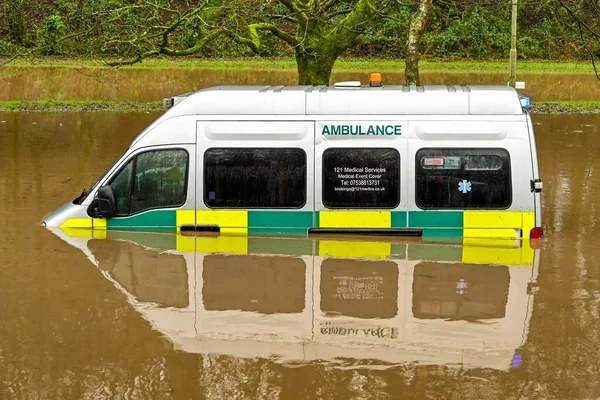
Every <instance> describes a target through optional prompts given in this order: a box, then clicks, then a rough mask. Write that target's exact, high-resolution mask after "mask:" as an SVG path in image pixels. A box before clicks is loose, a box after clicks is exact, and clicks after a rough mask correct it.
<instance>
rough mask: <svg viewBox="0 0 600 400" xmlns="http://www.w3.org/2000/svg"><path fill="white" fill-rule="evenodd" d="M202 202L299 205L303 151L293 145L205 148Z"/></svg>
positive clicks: (302, 195)
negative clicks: (287, 146) (291, 146)
mask: <svg viewBox="0 0 600 400" xmlns="http://www.w3.org/2000/svg"><path fill="white" fill-rule="evenodd" d="M204 203H205V204H206V205H207V206H208V207H215V208H301V207H303V206H304V204H306V153H305V152H304V150H302V149H293V148H292V149H281V148H263V149H247V148H227V149H208V150H207V151H206V152H205V153H204Z"/></svg>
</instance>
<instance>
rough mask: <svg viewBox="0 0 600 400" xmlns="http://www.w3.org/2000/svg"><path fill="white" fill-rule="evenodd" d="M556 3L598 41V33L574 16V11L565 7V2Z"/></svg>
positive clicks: (599, 36) (560, 0) (599, 35)
mask: <svg viewBox="0 0 600 400" xmlns="http://www.w3.org/2000/svg"><path fill="white" fill-rule="evenodd" d="M558 2H559V3H560V4H561V5H562V6H563V7H564V8H565V9H566V10H567V12H568V13H569V14H570V15H571V16H572V17H573V18H575V20H576V21H577V22H579V23H580V24H581V25H583V27H584V28H585V29H586V30H587V31H588V32H589V33H590V34H591V35H592V36H594V37H595V38H596V39H600V33H599V32H596V31H594V30H593V29H592V28H591V27H590V26H589V25H588V24H586V23H585V21H583V20H582V19H581V18H580V17H579V16H578V15H577V14H575V11H573V10H571V8H569V6H567V5H566V4H565V2H564V1H563V0H558Z"/></svg>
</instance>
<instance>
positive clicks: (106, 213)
mask: <svg viewBox="0 0 600 400" xmlns="http://www.w3.org/2000/svg"><path fill="white" fill-rule="evenodd" d="M87 213H88V215H89V216H90V217H92V218H110V217H112V216H114V215H115V214H116V213H117V206H116V202H115V195H114V193H113V190H112V188H111V187H110V186H109V185H106V186H101V187H100V188H98V193H97V194H96V198H95V199H94V200H92V204H90V206H89V207H88V209H87Z"/></svg>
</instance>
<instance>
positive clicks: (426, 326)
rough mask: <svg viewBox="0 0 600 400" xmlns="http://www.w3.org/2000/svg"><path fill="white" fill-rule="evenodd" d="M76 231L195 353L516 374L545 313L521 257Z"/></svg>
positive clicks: (134, 297)
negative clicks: (538, 315) (536, 313)
mask: <svg viewBox="0 0 600 400" xmlns="http://www.w3.org/2000/svg"><path fill="white" fill-rule="evenodd" d="M69 232H70V231H69V230H66V231H63V230H58V231H56V233H57V235H59V236H60V237H61V238H62V239H64V240H65V241H67V242H68V243H70V244H71V245H73V246H76V247H78V248H80V249H81V250H83V251H84V252H85V253H86V254H87V255H88V257H89V258H90V260H91V261H92V262H93V263H94V264H95V265H96V266H97V267H98V268H99V269H100V270H101V271H102V272H103V274H104V275H105V277H106V278H107V279H109V280H110V281H112V282H113V283H114V284H115V286H116V287H117V288H118V289H119V290H121V291H123V292H124V293H125V294H126V295H127V297H128V299H129V302H130V303H131V304H132V306H133V307H134V308H135V309H136V310H137V311H138V312H139V313H140V314H142V315H143V317H144V318H145V319H147V320H148V321H149V322H150V323H151V324H152V325H153V327H154V328H155V329H157V330H158V331H160V332H161V333H163V334H164V335H165V336H166V337H167V338H168V339H169V340H170V341H172V342H173V343H174V344H175V345H176V347H177V348H179V349H181V350H183V351H186V352H193V353H201V354H228V355H232V356H235V357H242V358H256V357H259V358H270V359H274V360H277V361H278V362H283V363H288V362H310V361H318V360H319V361H331V362H335V363H339V364H340V365H344V363H345V362H347V361H348V360H351V362H355V361H356V360H370V361H369V364H371V365H372V364H373V361H374V360H375V361H377V365H387V364H390V363H391V364H394V363H406V362H422V363H431V364H461V365H466V366H480V367H489V368H496V369H507V368H510V367H511V366H513V367H516V366H518V365H520V362H521V360H520V357H521V356H520V348H521V347H522V346H523V344H524V343H525V341H526V338H527V334H528V329H529V320H530V318H531V312H532V309H533V294H532V293H531V285H532V284H535V281H536V278H537V262H534V254H533V251H532V250H531V249H524V248H521V247H504V248H500V247H496V248H494V247H476V246H456V245H451V244H427V243H423V242H418V243H389V242H372V243H370V242H349V241H337V240H319V241H317V240H310V239H283V238H279V239H273V238H258V237H202V238H200V237H198V238H194V237H183V236H180V235H177V236H176V235H164V234H163V235H160V234H149V233H126V232H109V234H108V240H106V237H104V236H102V239H98V238H93V233H92V232H91V231H90V232H89V236H88V237H87V238H86V237H83V236H85V235H82V234H81V233H82V231H81V230H78V231H77V232H76V233H77V236H79V237H75V236H69V235H68V233H69ZM512 243H513V244H514V242H512ZM536 258H537V257H536Z"/></svg>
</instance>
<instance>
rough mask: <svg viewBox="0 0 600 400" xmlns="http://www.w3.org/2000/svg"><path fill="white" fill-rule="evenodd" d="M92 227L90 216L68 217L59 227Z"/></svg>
mask: <svg viewBox="0 0 600 400" xmlns="http://www.w3.org/2000/svg"><path fill="white" fill-rule="evenodd" d="M91 227H92V219H91V218H69V219H68V220H66V221H65V222H63V223H62V224H61V225H60V228H61V229H67V228H91Z"/></svg>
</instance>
